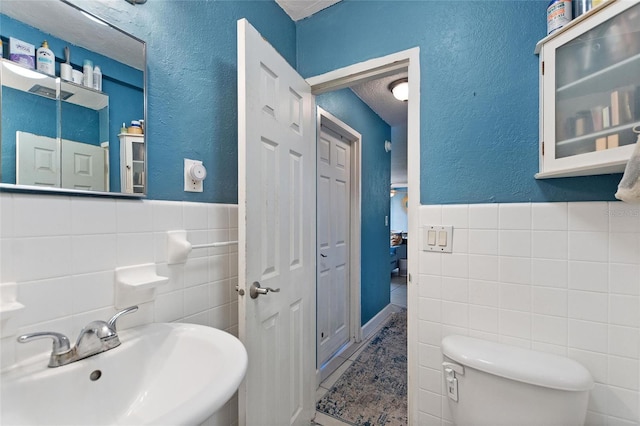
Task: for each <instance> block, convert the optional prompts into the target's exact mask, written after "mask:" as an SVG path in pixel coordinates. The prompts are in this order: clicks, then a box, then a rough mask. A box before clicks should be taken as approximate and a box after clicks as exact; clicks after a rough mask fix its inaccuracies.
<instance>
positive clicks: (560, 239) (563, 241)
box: [531, 231, 569, 260]
mask: <svg viewBox="0 0 640 426" xmlns="http://www.w3.org/2000/svg"><path fill="white" fill-rule="evenodd" d="M531 239H532V242H531V246H532V248H531V254H532V256H533V257H536V258H539V259H556V260H562V259H566V258H567V256H568V255H569V234H568V233H567V231H533V233H532V236H531Z"/></svg>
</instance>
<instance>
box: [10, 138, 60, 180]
mask: <svg viewBox="0 0 640 426" xmlns="http://www.w3.org/2000/svg"><path fill="white" fill-rule="evenodd" d="M16 183H17V184H18V185H37V186H52V187H58V188H59V187H60V149H59V146H58V141H57V140H56V139H55V138H50V137H47V136H40V135H34V134H33V133H27V132H16Z"/></svg>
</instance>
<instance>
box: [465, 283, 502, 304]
mask: <svg viewBox="0 0 640 426" xmlns="http://www.w3.org/2000/svg"><path fill="white" fill-rule="evenodd" d="M469 303H470V304H474V305H481V306H493V307H497V306H498V283H496V282H493V281H479V280H469Z"/></svg>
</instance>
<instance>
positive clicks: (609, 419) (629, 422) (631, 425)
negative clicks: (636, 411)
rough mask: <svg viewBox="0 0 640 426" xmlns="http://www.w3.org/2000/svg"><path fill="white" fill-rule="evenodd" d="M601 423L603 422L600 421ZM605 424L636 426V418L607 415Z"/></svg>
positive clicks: (611, 425)
mask: <svg viewBox="0 0 640 426" xmlns="http://www.w3.org/2000/svg"><path fill="white" fill-rule="evenodd" d="M601 424H603V423H601ZM607 426H638V421H637V420H624V419H619V418H617V417H614V416H609V417H607Z"/></svg>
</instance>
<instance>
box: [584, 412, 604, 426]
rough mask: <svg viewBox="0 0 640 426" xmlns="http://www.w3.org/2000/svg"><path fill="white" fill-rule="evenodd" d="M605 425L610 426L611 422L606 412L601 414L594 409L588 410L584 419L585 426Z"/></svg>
mask: <svg viewBox="0 0 640 426" xmlns="http://www.w3.org/2000/svg"><path fill="white" fill-rule="evenodd" d="M603 425H608V426H610V423H608V421H607V416H606V415H605V414H600V413H596V412H594V411H589V410H587V416H586V418H585V421H584V426H603Z"/></svg>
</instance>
